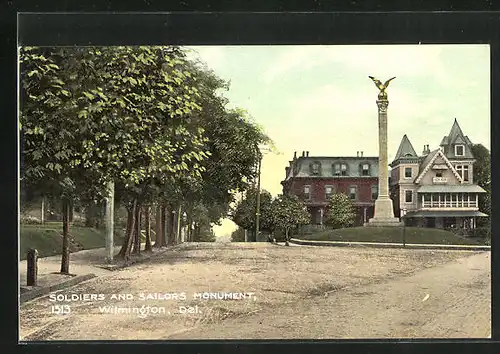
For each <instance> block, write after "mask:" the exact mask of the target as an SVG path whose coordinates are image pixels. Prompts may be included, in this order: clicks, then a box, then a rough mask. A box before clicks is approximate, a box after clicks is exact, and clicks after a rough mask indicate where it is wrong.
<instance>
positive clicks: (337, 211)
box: [325, 193, 356, 229]
mask: <svg viewBox="0 0 500 354" xmlns="http://www.w3.org/2000/svg"><path fill="white" fill-rule="evenodd" d="M325 216H326V217H325V224H326V225H328V226H331V227H333V228H334V229H339V228H344V227H349V226H352V225H353V224H354V221H355V220H356V212H355V209H354V205H353V204H352V202H351V200H350V199H349V197H348V196H347V195H346V194H344V193H334V194H333V195H332V197H331V199H330V202H329V204H328V208H327V212H326V215H325Z"/></svg>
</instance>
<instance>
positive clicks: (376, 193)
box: [372, 184, 378, 200]
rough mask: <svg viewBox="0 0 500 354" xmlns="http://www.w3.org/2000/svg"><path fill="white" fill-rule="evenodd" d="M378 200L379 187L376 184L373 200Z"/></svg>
mask: <svg viewBox="0 0 500 354" xmlns="http://www.w3.org/2000/svg"><path fill="white" fill-rule="evenodd" d="M377 198H378V186H377V185H376V184H374V185H373V186H372V200H377Z"/></svg>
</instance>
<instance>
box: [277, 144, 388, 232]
mask: <svg viewBox="0 0 500 354" xmlns="http://www.w3.org/2000/svg"><path fill="white" fill-rule="evenodd" d="M285 174H286V177H285V180H283V181H282V182H281V184H282V185H283V194H289V193H290V194H294V195H296V196H298V197H299V198H300V199H301V200H302V201H303V203H304V204H305V205H306V206H307V209H308V211H309V213H310V214H311V224H313V225H322V224H323V223H324V219H325V218H324V215H325V211H326V207H327V205H328V203H329V199H330V196H331V195H332V194H333V193H345V194H347V195H348V196H349V198H350V199H351V200H352V202H353V204H354V205H355V206H356V208H357V214H358V217H357V220H356V224H357V225H363V223H364V222H366V221H368V219H369V218H372V217H373V210H374V205H375V199H377V194H378V157H365V156H363V152H358V154H357V156H356V157H352V156H346V157H321V156H309V152H308V151H307V152H306V151H304V152H302V156H299V157H297V153H295V154H294V157H293V160H292V161H289V166H288V167H286V168H285Z"/></svg>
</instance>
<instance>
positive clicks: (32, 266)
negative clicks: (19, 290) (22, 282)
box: [26, 248, 38, 286]
mask: <svg viewBox="0 0 500 354" xmlns="http://www.w3.org/2000/svg"><path fill="white" fill-rule="evenodd" d="M26 260H27V263H28V271H27V274H26V285H28V286H36V285H37V283H38V264H37V262H38V251H37V250H36V249H34V248H32V249H30V250H29V251H28V255H27V257H26Z"/></svg>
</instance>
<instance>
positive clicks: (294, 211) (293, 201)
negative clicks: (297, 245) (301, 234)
mask: <svg viewBox="0 0 500 354" xmlns="http://www.w3.org/2000/svg"><path fill="white" fill-rule="evenodd" d="M272 213H273V222H274V225H275V227H276V228H277V229H280V230H282V231H284V232H285V234H286V235H288V232H289V230H291V229H293V228H296V227H299V226H301V225H306V224H307V223H309V219H310V215H309V213H308V211H307V209H306V207H305V206H304V204H303V203H302V202H301V201H300V200H299V198H298V197H297V196H295V195H279V196H277V197H276V198H275V199H274V200H273V208H272Z"/></svg>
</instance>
